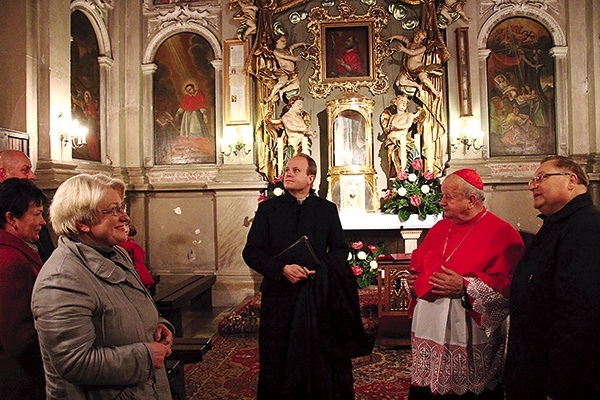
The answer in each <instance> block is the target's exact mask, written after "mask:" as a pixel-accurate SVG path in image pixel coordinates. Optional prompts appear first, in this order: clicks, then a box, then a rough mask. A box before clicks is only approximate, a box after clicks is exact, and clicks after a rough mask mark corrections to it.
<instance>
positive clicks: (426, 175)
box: [423, 171, 435, 181]
mask: <svg viewBox="0 0 600 400" xmlns="http://www.w3.org/2000/svg"><path fill="white" fill-rule="evenodd" d="M423 178H425V179H427V180H428V181H430V180H432V179H433V178H435V175H434V174H433V172H431V171H427V172H424V173H423Z"/></svg>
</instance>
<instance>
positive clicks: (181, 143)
mask: <svg viewBox="0 0 600 400" xmlns="http://www.w3.org/2000/svg"><path fill="white" fill-rule="evenodd" d="M213 60H214V53H213V51H212V48H211V47H210V45H209V43H208V42H207V41H206V39H204V38H203V37H201V36H200V35H197V34H193V33H180V34H177V35H174V36H172V37H170V38H169V39H167V40H166V41H165V42H164V43H163V44H162V45H161V46H160V48H159V50H158V52H157V54H156V59H155V62H156V64H157V65H158V69H157V70H156V72H155V74H154V163H155V164H158V165H160V164H214V163H216V146H215V98H214V94H215V73H214V68H213V66H212V64H211V62H212V61H213Z"/></svg>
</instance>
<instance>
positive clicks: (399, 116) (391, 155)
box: [380, 94, 425, 178]
mask: <svg viewBox="0 0 600 400" xmlns="http://www.w3.org/2000/svg"><path fill="white" fill-rule="evenodd" d="M390 104H391V105H393V106H395V108H396V113H393V112H392V110H390V108H389V107H388V108H386V109H385V110H384V111H383V112H382V113H381V117H380V122H381V126H382V127H383V131H384V133H385V134H386V140H385V146H386V147H387V152H388V165H389V177H390V178H391V177H395V176H396V175H397V174H398V172H401V171H404V170H405V169H406V166H407V163H408V152H409V151H410V149H411V148H412V146H413V139H412V138H410V134H409V129H410V127H411V126H412V125H413V124H414V123H415V122H416V123H419V122H422V121H423V119H424V116H425V110H423V109H422V108H420V107H419V108H417V111H416V112H415V113H412V112H410V111H408V97H407V96H406V95H404V94H401V95H398V96H396V97H394V98H393V99H392V100H391V101H390ZM416 140H417V138H415V141H416ZM418 141H419V142H420V138H418ZM414 144H415V145H416V147H417V149H419V151H420V143H414Z"/></svg>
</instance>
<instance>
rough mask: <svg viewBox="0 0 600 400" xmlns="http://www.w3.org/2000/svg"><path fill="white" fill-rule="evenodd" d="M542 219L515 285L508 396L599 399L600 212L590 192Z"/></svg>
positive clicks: (509, 348)
mask: <svg viewBox="0 0 600 400" xmlns="http://www.w3.org/2000/svg"><path fill="white" fill-rule="evenodd" d="M541 217H542V218H543V219H544V224H543V226H542V228H541V229H540V231H539V232H538V233H537V235H536V236H535V238H534V239H533V241H532V243H531V244H530V245H529V246H528V248H527V250H526V252H525V254H524V255H523V258H522V259H521V261H520V263H519V264H518V266H517V268H516V269H515V272H514V276H513V280H512V285H511V296H510V309H511V311H510V333H509V342H508V355H507V360H506V367H505V372H504V384H505V387H506V390H507V394H508V393H515V394H516V395H515V396H516V397H510V396H509V397H508V398H509V399H511V398H514V399H521V398H522V399H525V398H528V397H527V396H528V395H527V393H542V394H546V395H549V396H550V397H551V398H552V399H554V400H566V399H578V400H582V399H598V398H600V212H599V211H598V210H597V209H596V208H595V207H594V205H593V204H592V199H591V197H590V195H589V194H587V193H586V194H582V195H580V196H578V197H576V198H574V199H573V200H572V201H571V202H569V203H568V204H567V205H566V206H565V207H564V208H563V209H561V210H560V211H558V212H556V213H555V214H552V215H550V216H549V217H543V216H541ZM530 398H531V397H530Z"/></svg>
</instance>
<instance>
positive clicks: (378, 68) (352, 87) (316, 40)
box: [306, 0, 389, 98]
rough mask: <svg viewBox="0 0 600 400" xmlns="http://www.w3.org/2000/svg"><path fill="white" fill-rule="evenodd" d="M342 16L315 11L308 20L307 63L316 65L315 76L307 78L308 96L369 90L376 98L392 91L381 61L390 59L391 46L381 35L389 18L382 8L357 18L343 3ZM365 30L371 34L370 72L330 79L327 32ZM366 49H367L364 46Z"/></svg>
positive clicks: (319, 8)
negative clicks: (361, 89) (386, 58)
mask: <svg viewBox="0 0 600 400" xmlns="http://www.w3.org/2000/svg"><path fill="white" fill-rule="evenodd" d="M337 8H338V11H339V15H336V16H332V15H329V13H328V10H327V9H325V8H323V7H315V8H313V9H312V10H311V11H310V14H309V16H308V19H309V23H308V25H307V27H306V29H307V30H308V33H309V34H310V35H311V36H312V43H311V44H310V45H309V46H308V47H307V49H306V59H307V60H309V61H311V62H312V63H313V69H314V72H313V74H312V75H311V76H310V77H309V78H308V82H309V92H310V94H311V95H312V96H313V97H320V98H324V97H327V95H328V94H329V93H330V92H331V91H332V90H333V89H340V90H342V91H348V92H356V91H357V90H358V88H359V87H367V88H368V89H369V90H370V91H371V93H373V94H374V95H377V94H384V93H386V92H387V90H388V88H389V79H388V76H387V75H386V74H385V73H384V72H383V68H382V60H383V58H384V57H386V56H387V55H389V46H388V45H387V43H386V42H385V41H384V40H383V39H382V37H381V32H382V30H383V29H384V28H385V27H386V26H387V22H388V14H387V12H386V10H385V8H384V7H382V6H371V7H369V10H368V11H367V13H366V14H363V15H357V10H356V9H355V8H353V7H352V6H350V5H349V4H348V3H346V2H345V1H344V0H342V1H340V3H339V4H338V7H337ZM343 27H350V28H362V27H364V28H366V29H368V32H369V46H368V47H367V48H368V49H370V50H369V55H368V57H367V58H368V67H369V68H368V71H367V72H366V73H365V74H364V75H360V76H354V77H335V78H334V77H328V74H327V71H326V70H325V68H326V66H327V62H326V60H327V58H326V57H327V54H326V53H327V50H326V49H327V32H328V31H329V30H332V29H343ZM365 47H366V46H365Z"/></svg>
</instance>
